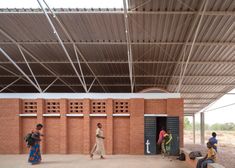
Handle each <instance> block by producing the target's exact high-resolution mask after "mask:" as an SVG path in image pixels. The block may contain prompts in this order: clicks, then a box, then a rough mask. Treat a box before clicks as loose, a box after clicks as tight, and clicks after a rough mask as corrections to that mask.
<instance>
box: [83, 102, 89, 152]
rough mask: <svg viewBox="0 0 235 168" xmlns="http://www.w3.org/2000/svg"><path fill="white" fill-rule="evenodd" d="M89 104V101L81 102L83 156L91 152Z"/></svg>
mask: <svg viewBox="0 0 235 168" xmlns="http://www.w3.org/2000/svg"><path fill="white" fill-rule="evenodd" d="M90 105H91V103H90V100H89V99H84V101H83V107H84V110H83V114H84V117H83V154H89V153H90V150H91V144H90V143H91V142H90V131H91V126H90V125H91V124H90V116H89V114H90V110H91V107H90Z"/></svg>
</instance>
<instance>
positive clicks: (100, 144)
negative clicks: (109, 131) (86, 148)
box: [90, 123, 105, 159]
mask: <svg viewBox="0 0 235 168" xmlns="http://www.w3.org/2000/svg"><path fill="white" fill-rule="evenodd" d="M104 139H105V137H104V132H103V130H102V124H101V123H98V124H97V129H96V143H95V145H94V147H93V148H92V150H91V154H90V157H91V158H92V159H93V156H94V154H97V155H100V158H101V159H104V155H105V149H104Z"/></svg>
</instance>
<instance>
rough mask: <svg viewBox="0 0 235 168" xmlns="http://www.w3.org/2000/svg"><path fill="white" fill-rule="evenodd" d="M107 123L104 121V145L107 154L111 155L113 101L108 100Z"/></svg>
mask: <svg viewBox="0 0 235 168" xmlns="http://www.w3.org/2000/svg"><path fill="white" fill-rule="evenodd" d="M106 105H107V107H106V111H107V121H106V133H105V134H106V139H105V140H106V144H107V147H106V148H107V149H106V152H107V154H109V155H111V154H113V100H112V99H108V100H107V101H106Z"/></svg>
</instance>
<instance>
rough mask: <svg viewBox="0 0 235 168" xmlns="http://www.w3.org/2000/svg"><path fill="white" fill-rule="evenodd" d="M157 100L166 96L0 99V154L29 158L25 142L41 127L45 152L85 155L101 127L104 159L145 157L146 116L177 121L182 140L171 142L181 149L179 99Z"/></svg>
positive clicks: (181, 130) (125, 95) (165, 98)
mask: <svg viewBox="0 0 235 168" xmlns="http://www.w3.org/2000/svg"><path fill="white" fill-rule="evenodd" d="M100 95H102V94H100ZM145 95H148V93H146V94H145ZM156 95H158V94H157V93H156V94H155V96H156ZM160 95H165V97H164V98H160V97H158V98H148V99H146V98H144V97H146V96H143V98H128V94H123V97H125V98H126V99H118V98H115V97H114V98H113V97H110V98H104V99H88V98H82V99H77V98H72V99H69V98H61V99H54V98H53V99H47V98H37V99H24V98H11V99H9V98H8V99H0V122H1V124H2V126H1V127H0V135H1V136H0V142H1V143H0V153H2V154H18V153H27V148H26V147H25V142H24V141H23V137H24V136H25V135H26V134H27V133H28V132H30V131H31V130H32V129H33V128H34V127H35V125H36V124H37V123H42V124H43V125H44V129H43V133H44V134H45V137H44V138H43V141H42V151H43V153H56V154H71V153H77V154H88V153H89V152H90V150H91V147H92V145H93V144H94V142H95V129H96V124H97V123H98V122H100V123H102V124H103V126H104V133H105V137H106V139H105V147H106V152H107V154H144V153H146V152H145V147H146V145H145V130H146V129H145V127H146V123H145V122H146V121H145V118H146V117H148V118H149V117H166V118H167V117H177V118H179V125H178V129H179V135H177V136H179V137H180V138H179V140H178V139H175V140H176V141H177V143H180V146H183V99H181V98H177V97H179V96H175V95H174V94H168V93H166V94H160ZM168 95H170V96H168ZM172 95H174V96H173V97H172ZM171 97H172V98H171ZM175 97H176V98H175ZM155 145H156V144H155Z"/></svg>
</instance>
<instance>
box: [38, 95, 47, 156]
mask: <svg viewBox="0 0 235 168" xmlns="http://www.w3.org/2000/svg"><path fill="white" fill-rule="evenodd" d="M44 112H45V100H44V99H37V124H39V123H40V124H43V126H44V127H43V129H42V130H41V133H42V134H44V137H42V141H41V152H42V153H46V148H45V139H46V135H45V131H44V129H46V125H44V118H43V113H44Z"/></svg>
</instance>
